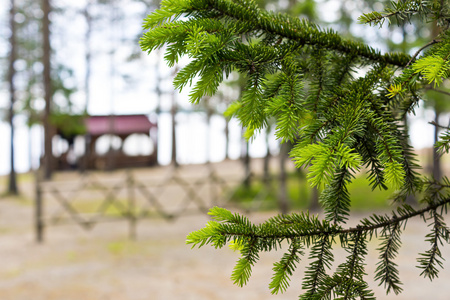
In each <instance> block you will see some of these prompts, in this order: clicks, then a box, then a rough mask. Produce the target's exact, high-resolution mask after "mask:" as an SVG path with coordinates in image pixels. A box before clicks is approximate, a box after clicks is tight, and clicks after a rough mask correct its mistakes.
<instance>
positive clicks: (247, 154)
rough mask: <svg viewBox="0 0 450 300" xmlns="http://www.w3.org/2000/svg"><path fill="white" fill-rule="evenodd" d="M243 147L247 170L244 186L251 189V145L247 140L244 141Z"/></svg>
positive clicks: (243, 159) (245, 168)
mask: <svg viewBox="0 0 450 300" xmlns="http://www.w3.org/2000/svg"><path fill="white" fill-rule="evenodd" d="M242 145H243V147H244V149H243V150H244V153H242V154H243V158H242V161H243V163H244V170H245V179H244V186H245V187H246V188H250V185H251V179H250V177H251V172H252V171H251V170H252V168H251V162H250V151H249V149H250V143H249V142H248V141H246V140H245V138H244V139H243V141H242Z"/></svg>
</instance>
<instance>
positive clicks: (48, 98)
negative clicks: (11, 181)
mask: <svg viewBox="0 0 450 300" xmlns="http://www.w3.org/2000/svg"><path fill="white" fill-rule="evenodd" d="M42 13H43V16H42V43H43V45H42V47H43V49H42V50H43V53H42V64H43V66H44V70H43V77H44V78H43V80H44V99H45V110H44V120H43V123H44V178H45V179H50V177H51V176H52V171H53V168H52V162H53V159H52V158H53V154H52V136H53V132H52V128H51V124H50V112H51V102H52V82H51V74H50V68H51V65H50V56H51V53H50V52H51V48H50V19H49V15H50V0H42Z"/></svg>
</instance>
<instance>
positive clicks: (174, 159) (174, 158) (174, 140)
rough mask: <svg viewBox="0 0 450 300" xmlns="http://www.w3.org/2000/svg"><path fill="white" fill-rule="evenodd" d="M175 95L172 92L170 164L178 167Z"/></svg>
mask: <svg viewBox="0 0 450 300" xmlns="http://www.w3.org/2000/svg"><path fill="white" fill-rule="evenodd" d="M176 99H177V98H176V95H175V92H173V94H172V110H171V115H172V164H173V166H174V167H175V168H178V166H179V165H178V161H177V131H176V126H177V123H176V115H177V103H176Z"/></svg>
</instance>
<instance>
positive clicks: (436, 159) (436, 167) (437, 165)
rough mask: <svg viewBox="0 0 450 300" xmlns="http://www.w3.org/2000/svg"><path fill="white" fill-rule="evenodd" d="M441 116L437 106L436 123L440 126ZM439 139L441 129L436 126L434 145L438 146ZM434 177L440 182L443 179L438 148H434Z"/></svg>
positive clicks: (435, 109) (435, 112) (435, 111)
mask: <svg viewBox="0 0 450 300" xmlns="http://www.w3.org/2000/svg"><path fill="white" fill-rule="evenodd" d="M440 115H441V112H440V111H439V109H438V108H437V107H436V106H435V107H434V122H435V124H436V125H437V124H439V116H440ZM438 139H439V127H438V126H434V145H436V142H437V141H438ZM433 177H434V179H436V180H440V179H441V178H442V169H441V160H440V155H439V153H438V152H437V148H436V147H433Z"/></svg>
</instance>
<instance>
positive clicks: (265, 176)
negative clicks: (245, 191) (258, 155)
mask: <svg viewBox="0 0 450 300" xmlns="http://www.w3.org/2000/svg"><path fill="white" fill-rule="evenodd" d="M269 133H270V125H269V126H268V127H267V129H266V151H267V152H266V155H265V156H264V165H263V181H264V183H265V184H266V185H267V184H268V183H269V181H270V157H271V155H270V147H269Z"/></svg>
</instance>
